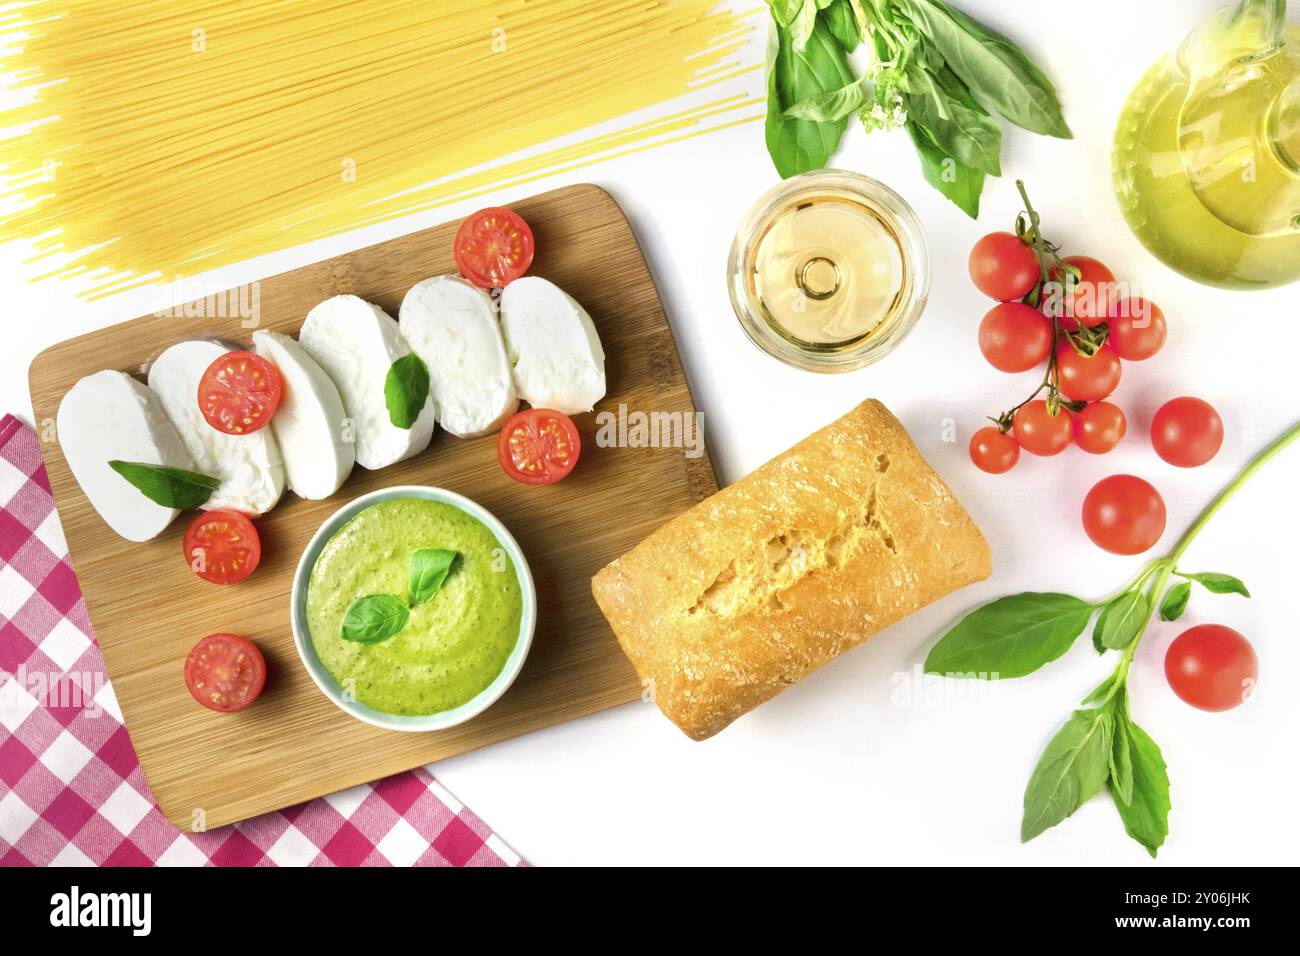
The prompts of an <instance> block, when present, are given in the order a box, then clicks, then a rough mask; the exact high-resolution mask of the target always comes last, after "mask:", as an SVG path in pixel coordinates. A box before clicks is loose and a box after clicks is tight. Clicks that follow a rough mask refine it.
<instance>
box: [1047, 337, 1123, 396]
mask: <svg viewBox="0 0 1300 956" xmlns="http://www.w3.org/2000/svg"><path fill="white" fill-rule="evenodd" d="M1056 367H1057V369H1058V371H1059V372H1060V373H1061V374H1060V381H1059V382H1058V387H1059V388H1060V389H1061V394H1062V395H1064V396H1065V397H1066V398H1071V399H1074V400H1075V401H1077V402H1099V401H1101V400H1102V399H1103V398H1105V397H1106V396H1107V395H1109V394H1110V393H1111V392H1113V391H1115V388H1116V387H1117V386H1118V385H1119V380H1120V376H1121V374H1123V371H1124V369H1123V363H1121V362H1120V360H1119V356H1118V355H1116V354H1115V352H1114V350H1113V349H1111V347H1110V346H1109V345H1103V346H1102V347H1101V348H1099V349H1097V351H1096V352H1095V353H1094V354H1092V355H1084V354H1083V353H1082V352H1080V351H1079V350H1078V349H1076V348H1075V347H1074V346H1073V345H1071V344H1070V343H1069V342H1062V343H1061V344H1060V345H1058V346H1057V348H1056Z"/></svg>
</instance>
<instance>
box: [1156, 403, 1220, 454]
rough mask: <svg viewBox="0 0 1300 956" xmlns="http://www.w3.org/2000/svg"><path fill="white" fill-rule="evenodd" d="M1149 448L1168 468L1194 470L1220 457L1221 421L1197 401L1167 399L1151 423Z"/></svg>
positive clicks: (1205, 405) (1208, 404) (1211, 408)
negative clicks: (1150, 447) (1153, 450)
mask: <svg viewBox="0 0 1300 956" xmlns="http://www.w3.org/2000/svg"><path fill="white" fill-rule="evenodd" d="M1151 444H1152V446H1154V447H1155V450H1156V454H1157V455H1159V456H1160V457H1161V458H1163V459H1164V460H1165V461H1167V462H1169V464H1171V465H1177V466H1178V467H1179V468H1195V467H1196V466H1197V465H1203V464H1205V463H1206V462H1207V461H1209V460H1210V459H1211V458H1213V457H1214V456H1215V455H1217V454H1218V453H1219V448H1220V447H1222V445H1223V419H1222V418H1220V417H1219V413H1218V412H1216V411H1215V410H1214V406H1213V405H1211V404H1210V403H1209V402H1203V401H1201V400H1200V399H1199V398H1189V397H1186V396H1184V397H1183V398H1174V399H1170V400H1169V401H1167V402H1165V403H1164V404H1163V405H1161V406H1160V409H1159V411H1157V412H1156V414H1155V417H1154V418H1152V419H1151Z"/></svg>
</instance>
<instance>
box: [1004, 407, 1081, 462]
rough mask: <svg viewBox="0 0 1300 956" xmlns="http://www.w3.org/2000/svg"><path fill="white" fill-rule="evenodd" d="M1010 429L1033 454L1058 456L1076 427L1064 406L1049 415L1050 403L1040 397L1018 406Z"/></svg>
mask: <svg viewBox="0 0 1300 956" xmlns="http://www.w3.org/2000/svg"><path fill="white" fill-rule="evenodd" d="M1011 431H1012V434H1014V435H1015V436H1016V441H1018V442H1020V447H1021V448H1023V449H1024V450H1025V451H1027V452H1029V453H1030V454H1031V455H1059V454H1060V453H1061V452H1063V451H1065V449H1066V447H1067V446H1068V445H1069V444H1070V438H1071V436H1072V434H1073V427H1072V426H1071V424H1070V413H1069V412H1067V411H1066V410H1065V409H1063V408H1062V409H1058V410H1057V413H1056V414H1055V415H1051V414H1048V411H1047V402H1045V401H1044V400H1043V399H1041V398H1037V399H1034V401H1032V402H1026V403H1025V404H1024V405H1021V406H1020V408H1019V409H1017V411H1016V414H1015V418H1014V419H1013V421H1012V426H1011Z"/></svg>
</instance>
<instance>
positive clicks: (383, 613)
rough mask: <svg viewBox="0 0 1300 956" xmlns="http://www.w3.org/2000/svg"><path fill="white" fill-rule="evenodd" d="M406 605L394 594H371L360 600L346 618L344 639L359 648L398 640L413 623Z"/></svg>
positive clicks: (353, 603) (344, 621) (349, 609)
mask: <svg viewBox="0 0 1300 956" xmlns="http://www.w3.org/2000/svg"><path fill="white" fill-rule="evenodd" d="M410 616H411V614H410V611H408V610H407V608H406V602H405V601H403V600H402V599H401V598H399V597H397V596H396V595H394V594H368V595H366V596H365V597H363V598H357V599H356V600H355V601H353V602H352V606H351V607H350V608H348V613H347V614H346V615H344V617H343V639H344V640H345V641H355V642H357V643H358V644H378V643H379V642H380V641H386V640H388V639H389V638H390V637H393V636H395V635H396V634H397V633H398V632H399V631H401V629H402V628H404V627H406V622H407V621H408V620H409V619H410Z"/></svg>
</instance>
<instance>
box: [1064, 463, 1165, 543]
mask: <svg viewBox="0 0 1300 956" xmlns="http://www.w3.org/2000/svg"><path fill="white" fill-rule="evenodd" d="M1083 530H1084V531H1086V532H1087V534H1088V537H1089V538H1091V539H1092V543H1093V544H1095V545H1096V546H1097V547H1099V548H1101V549H1102V550H1103V551H1109V552H1110V553H1111V554H1141V553H1142V552H1143V551H1146V550H1147V549H1148V548H1150V547H1151V546H1152V545H1153V544H1155V543H1156V542H1157V541H1159V540H1160V536H1161V535H1162V534H1164V533H1165V499H1163V498H1161V497H1160V492H1158V491H1156V490H1155V488H1154V487H1152V486H1151V484H1150V482H1147V481H1143V480H1142V479H1141V478H1138V477H1137V476H1136V475H1111V476H1110V477H1109V478H1103V479H1102V480H1101V481H1099V482H1097V483H1096V484H1095V485H1093V487H1092V490H1091V491H1090V492H1088V496H1087V497H1086V498H1084V499H1083Z"/></svg>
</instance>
